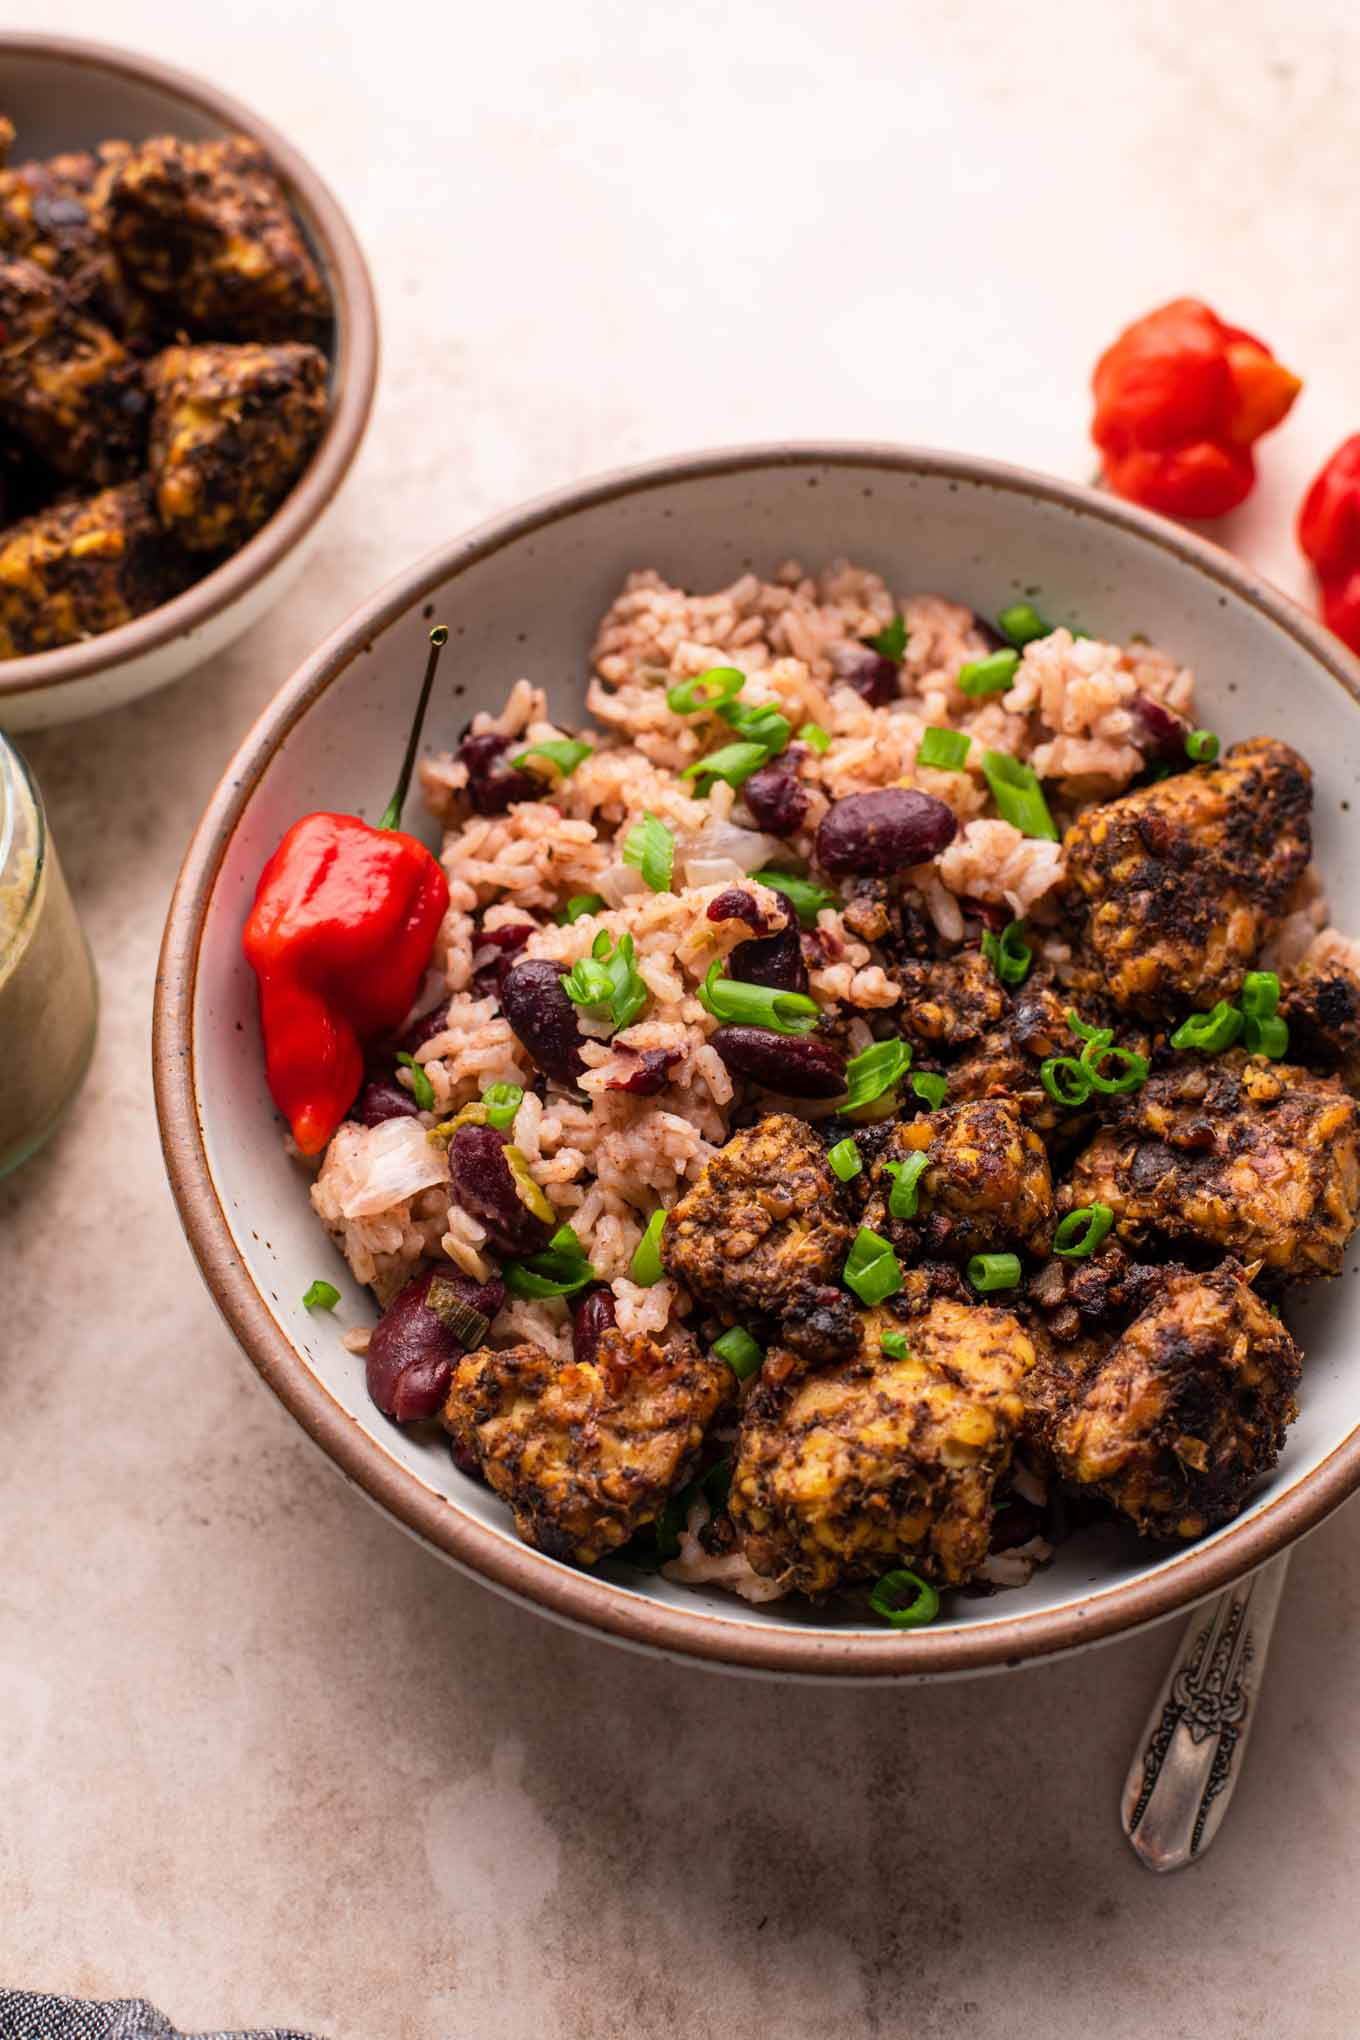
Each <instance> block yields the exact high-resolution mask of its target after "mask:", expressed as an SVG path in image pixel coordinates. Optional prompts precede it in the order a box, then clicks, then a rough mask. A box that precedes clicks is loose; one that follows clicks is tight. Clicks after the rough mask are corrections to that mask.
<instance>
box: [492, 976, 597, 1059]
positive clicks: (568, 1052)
mask: <svg viewBox="0 0 1360 2040" xmlns="http://www.w3.org/2000/svg"><path fill="white" fill-rule="evenodd" d="M501 1009H502V1011H503V1012H504V1014H505V1017H506V1019H507V1020H508V1021H509V1022H510V1025H511V1027H512V1028H513V1029H514V1033H515V1037H516V1039H517V1040H518V1041H519V1042H520V1044H521V1046H522V1047H523V1048H524V1049H525V1050H527V1052H528V1054H529V1055H530V1056H531V1057H532V1058H533V1060H534V1062H535V1063H536V1064H537V1066H538V1068H539V1069H541V1070H542V1071H543V1074H544V1075H545V1076H548V1077H556V1079H557V1081H558V1083H559V1084H574V1083H575V1082H576V1081H577V1079H578V1078H579V1076H580V1074H581V1071H582V1069H583V1068H584V1064H583V1063H582V1061H581V1031H580V1029H579V1028H578V1027H577V1025H576V1008H575V1007H574V1006H573V1005H572V1003H571V1000H570V999H569V998H568V997H567V995H566V993H565V992H564V991H563V989H562V967H561V965H560V964H556V963H549V962H548V961H547V960H546V959H545V958H542V957H529V958H527V959H526V960H525V961H524V962H523V963H517V964H515V965H513V967H512V968H511V969H510V970H508V971H507V972H506V974H505V980H504V982H503V983H502V985H501Z"/></svg>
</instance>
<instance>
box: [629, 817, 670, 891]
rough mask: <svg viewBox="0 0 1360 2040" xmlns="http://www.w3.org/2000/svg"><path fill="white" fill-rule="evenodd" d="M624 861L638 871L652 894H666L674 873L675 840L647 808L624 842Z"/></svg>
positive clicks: (664, 825) (663, 824)
mask: <svg viewBox="0 0 1360 2040" xmlns="http://www.w3.org/2000/svg"><path fill="white" fill-rule="evenodd" d="M623 861H624V863H625V864H631V865H632V867H633V869H634V870H635V871H640V872H641V873H642V876H643V878H644V879H645V881H646V883H647V884H648V885H649V886H650V887H651V889H652V891H653V892H669V891H670V889H671V877H672V874H673V872H674V870H675V838H674V836H673V835H672V834H671V832H670V830H669V829H668V828H667V827H666V824H665V823H664V822H663V821H661V820H660V819H659V818H658V817H657V816H656V815H654V814H653V813H652V811H651V809H650V808H648V809H646V810H645V811H644V813H643V817H642V820H641V821H640V822H634V824H633V826H632V828H631V829H630V830H629V831H628V834H627V835H626V836H625V837H624V839H623Z"/></svg>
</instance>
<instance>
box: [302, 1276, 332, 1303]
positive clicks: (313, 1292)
mask: <svg viewBox="0 0 1360 2040" xmlns="http://www.w3.org/2000/svg"><path fill="white" fill-rule="evenodd" d="M339 1301H340V1291H339V1290H338V1289H337V1288H336V1286H335V1284H334V1283H333V1282H322V1281H321V1280H320V1279H319V1278H318V1280H317V1281H315V1282H312V1283H309V1284H308V1287H307V1292H306V1294H305V1296H304V1297H303V1299H302V1308H303V1309H304V1310H334V1309H335V1306H336V1304H337V1303H339Z"/></svg>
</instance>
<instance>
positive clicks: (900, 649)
mask: <svg viewBox="0 0 1360 2040" xmlns="http://www.w3.org/2000/svg"><path fill="white" fill-rule="evenodd" d="M860 643H861V644H865V645H868V647H869V649H870V651H872V652H878V653H880V654H881V656H882V657H883V658H885V659H891V660H892V662H893V664H894V665H895V666H900V665H901V663H902V654H903V653H904V652H905V651H906V649H907V619H906V617H905V616H903V614H902V612H901V610H900V609H899V610H898V612H897V614H896V616H894V618H893V620H892V622H891V623H889V624H885V625H884V627H883V629H882V630H880V631H876V632H875V634H874V635H873V637H867V638H861V639H860Z"/></svg>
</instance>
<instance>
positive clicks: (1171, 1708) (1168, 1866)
mask: <svg viewBox="0 0 1360 2040" xmlns="http://www.w3.org/2000/svg"><path fill="white" fill-rule="evenodd" d="M1288 1570H1289V1554H1288V1552H1285V1553H1284V1554H1283V1555H1282V1556H1281V1557H1279V1558H1272V1559H1271V1561H1270V1563H1269V1564H1268V1565H1263V1566H1262V1567H1261V1570H1260V1571H1259V1572H1256V1573H1253V1574H1252V1575H1251V1577H1250V1579H1246V1580H1239V1581H1238V1582H1237V1583H1236V1585H1235V1586H1231V1587H1229V1588H1228V1589H1227V1591H1226V1592H1225V1593H1222V1594H1220V1595H1219V1597H1218V1599H1217V1600H1216V1601H1215V1602H1214V1603H1213V1606H1212V1607H1211V1608H1207V1609H1206V1608H1198V1609H1196V1611H1195V1613H1194V1614H1193V1615H1192V1616H1191V1618H1190V1626H1189V1628H1188V1629H1187V1630H1186V1632H1185V1635H1184V1637H1183V1638H1182V1640H1181V1647H1180V1649H1179V1650H1178V1651H1177V1653H1176V1655H1175V1657H1174V1658H1173V1659H1172V1662H1171V1668H1170V1670H1169V1671H1168V1672H1167V1675H1166V1678H1165V1680H1164V1681H1163V1683H1162V1686H1161V1689H1160V1691H1159V1692H1158V1694H1157V1698H1156V1699H1155V1701H1154V1702H1153V1705H1152V1712H1151V1713H1150V1714H1149V1716H1148V1720H1147V1726H1146V1728H1145V1729H1144V1731H1143V1736H1142V1740H1141V1742H1140V1743H1139V1746H1138V1749H1137V1751H1136V1752H1135V1754H1134V1759H1133V1763H1132V1764H1131V1765H1130V1767H1129V1775H1128V1777H1127V1778H1126V1779H1125V1781H1124V1796H1123V1799H1122V1800H1121V1802H1120V1814H1121V1817H1122V1820H1123V1824H1124V1833H1125V1834H1126V1835H1127V1836H1128V1838H1129V1843H1130V1846H1131V1847H1132V1848H1133V1850H1134V1852H1135V1854H1136V1855H1138V1856H1139V1857H1140V1858H1141V1859H1142V1861H1143V1862H1144V1863H1145V1864H1146V1865H1147V1867H1148V1869H1149V1870H1157V1871H1166V1870H1180V1869H1183V1868H1184V1866H1185V1865H1186V1864H1187V1863H1193V1862H1194V1861H1195V1860H1196V1858H1197V1857H1199V1856H1202V1855H1203V1854H1204V1851H1205V1850H1206V1849H1207V1848H1208V1846H1209V1844H1210V1843H1211V1842H1212V1840H1213V1838H1214V1836H1215V1835H1216V1834H1217V1833H1218V1829H1219V1826H1220V1824H1221V1822H1222V1820H1223V1816H1224V1814H1225V1813H1226V1812H1227V1811H1228V1802H1229V1801H1230V1800H1231V1798H1232V1795H1233V1789H1234V1787H1235V1786H1236V1784H1237V1780H1238V1777H1239V1775H1240V1773H1241V1768H1242V1759H1243V1757H1244V1755H1245V1754H1246V1747H1247V1739H1248V1737H1249V1736H1250V1734H1251V1729H1252V1722H1253V1720H1254V1719H1255V1708H1256V1702H1257V1698H1258V1696H1259V1693H1260V1688H1261V1679H1262V1675H1263V1674H1264V1672H1265V1664H1266V1652H1267V1650H1268V1649H1269V1647H1270V1634H1271V1631H1272V1630H1273V1629H1274V1627H1275V1616H1276V1613H1277V1611H1278V1609H1279V1605H1280V1594H1281V1592H1282V1590H1283V1588H1284V1577H1285V1574H1286V1572H1287V1571H1288Z"/></svg>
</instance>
